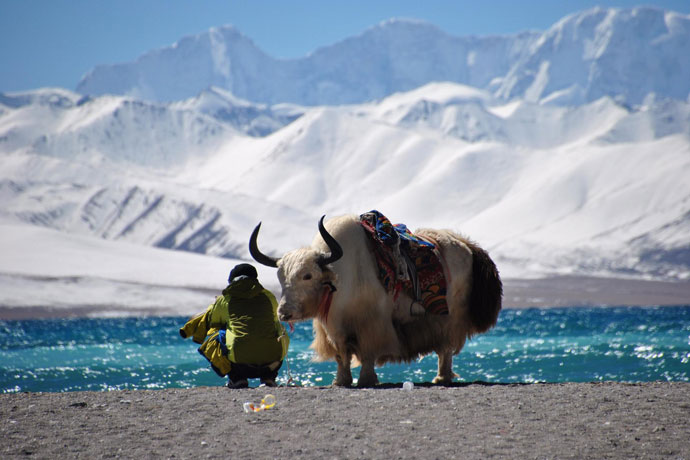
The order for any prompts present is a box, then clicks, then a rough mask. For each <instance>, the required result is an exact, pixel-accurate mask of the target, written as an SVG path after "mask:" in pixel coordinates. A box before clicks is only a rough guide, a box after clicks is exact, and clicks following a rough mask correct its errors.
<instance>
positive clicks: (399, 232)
mask: <svg viewBox="0 0 690 460" xmlns="http://www.w3.org/2000/svg"><path fill="white" fill-rule="evenodd" d="M359 220H360V224H361V225H362V227H363V228H364V230H365V233H366V234H367V235H368V236H369V238H370V240H371V242H372V243H373V244H372V247H373V249H374V254H375V256H376V263H377V265H378V269H379V279H380V280H381V283H382V284H383V286H384V287H385V288H386V290H387V291H388V292H389V293H392V294H393V296H394V298H395V299H397V298H398V295H399V294H400V292H407V293H408V294H409V295H410V296H411V297H412V298H413V299H414V298H416V299H417V300H418V301H419V302H420V303H421V304H422V306H423V307H424V310H425V311H426V313H427V314H434V315H447V314H448V302H447V301H446V292H447V281H446V277H445V275H444V273H443V265H442V264H441V260H440V258H439V254H438V252H437V251H436V246H435V245H434V243H432V242H431V241H428V240H425V239H424V238H422V237H421V236H419V235H414V234H413V233H412V232H410V231H409V230H408V228H407V227H406V226H405V225H404V224H395V225H393V224H391V222H390V221H389V220H388V219H387V218H386V216H384V215H383V214H381V213H380V212H378V211H376V210H373V211H370V212H367V213H364V214H361V215H360V216H359ZM397 252H399V254H397ZM400 257H407V258H408V259H409V260H411V261H412V262H413V263H414V267H415V269H416V272H417V273H416V275H417V281H418V285H419V286H418V291H419V292H418V293H415V286H414V285H413V282H412V279H410V277H400V276H398V271H399V270H398V269H399V267H398V262H397V261H398V260H399V259H400ZM418 295H419V297H418Z"/></svg>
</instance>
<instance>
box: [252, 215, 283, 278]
mask: <svg viewBox="0 0 690 460" xmlns="http://www.w3.org/2000/svg"><path fill="white" fill-rule="evenodd" d="M259 228H261V222H259V225H257V226H256V227H254V231H253V232H252V236H251V237H250V238H249V253H250V254H251V255H252V257H253V258H254V260H256V261H257V262H259V263H260V264H262V265H267V266H269V267H273V268H277V267H278V259H276V258H275V257H269V256H267V255H266V254H264V253H263V252H261V251H259V247H258V246H257V245H256V238H257V237H258V236H259Z"/></svg>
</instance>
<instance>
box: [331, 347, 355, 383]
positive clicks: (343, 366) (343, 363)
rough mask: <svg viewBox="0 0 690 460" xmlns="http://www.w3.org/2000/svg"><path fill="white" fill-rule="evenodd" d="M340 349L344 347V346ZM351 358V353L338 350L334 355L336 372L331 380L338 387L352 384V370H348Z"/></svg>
mask: <svg viewBox="0 0 690 460" xmlns="http://www.w3.org/2000/svg"><path fill="white" fill-rule="evenodd" d="M342 349H345V348H344V347H343V348H342ZM351 360H352V354H351V353H348V352H347V351H345V352H340V351H338V353H337V354H336V355H335V361H336V362H337V363H338V372H337V374H336V375H335V380H333V385H334V386H339V387H349V386H352V371H351V370H350V361H351Z"/></svg>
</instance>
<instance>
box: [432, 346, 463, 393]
mask: <svg viewBox="0 0 690 460" xmlns="http://www.w3.org/2000/svg"><path fill="white" fill-rule="evenodd" d="M436 354H438V375H437V376H436V377H434V380H432V381H431V383H433V384H436V385H450V384H451V383H453V379H454V378H455V377H458V374H456V373H455V372H453V352H452V351H449V350H447V351H442V352H440V353H439V352H436Z"/></svg>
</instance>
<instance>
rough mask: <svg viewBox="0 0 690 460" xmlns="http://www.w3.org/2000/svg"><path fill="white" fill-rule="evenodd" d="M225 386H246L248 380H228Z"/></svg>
mask: <svg viewBox="0 0 690 460" xmlns="http://www.w3.org/2000/svg"><path fill="white" fill-rule="evenodd" d="M227 387H228V388H248V387H249V382H247V381H246V380H238V381H237V382H233V381H232V380H229V381H228V384H227Z"/></svg>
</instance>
